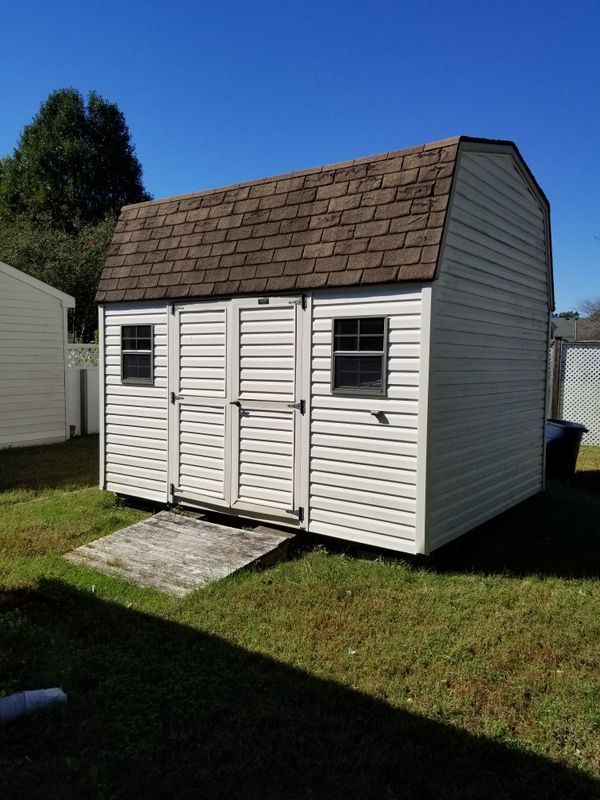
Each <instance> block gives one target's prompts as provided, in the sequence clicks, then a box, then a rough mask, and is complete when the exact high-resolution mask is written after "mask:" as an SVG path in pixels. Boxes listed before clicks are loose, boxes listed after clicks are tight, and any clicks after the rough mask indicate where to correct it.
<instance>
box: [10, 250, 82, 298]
mask: <svg viewBox="0 0 600 800" xmlns="http://www.w3.org/2000/svg"><path fill="white" fill-rule="evenodd" d="M0 272H3V273H4V274H5V275H9V276H10V277H11V278H15V279H16V280H18V281H21V282H22V283H26V284H27V285H28V286H32V287H33V288H34V289H38V290H39V291H40V292H44V293H45V294H48V295H51V296H52V297H55V298H56V299H57V300H60V302H61V303H62V304H63V306H65V308H75V298H74V297H71V295H70V294H66V293H65V292H61V291H60V289H55V288H54V286H50V284H49V283H44V281H40V280H39V279H38V278H34V277H33V275H28V274H27V273H26V272H23V271H22V270H20V269H17V268H16V267H11V265H10V264H5V262H4V261H0Z"/></svg>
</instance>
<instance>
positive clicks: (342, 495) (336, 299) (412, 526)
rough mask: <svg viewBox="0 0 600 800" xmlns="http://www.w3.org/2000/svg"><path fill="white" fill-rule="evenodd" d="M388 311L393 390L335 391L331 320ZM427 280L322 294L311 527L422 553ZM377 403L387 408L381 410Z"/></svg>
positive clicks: (315, 359) (317, 321) (315, 350)
mask: <svg viewBox="0 0 600 800" xmlns="http://www.w3.org/2000/svg"><path fill="white" fill-rule="evenodd" d="M367 316H371V317H372V316H382V317H387V319H388V326H389V327H388V354H387V383H388V390H387V397H365V396H362V397H352V396H344V395H337V394H335V395H334V394H332V391H331V360H332V327H333V320H334V319H339V318H341V317H351V318H357V317H367ZM420 344H421V290H420V288H418V287H416V288H413V287H410V288H405V289H403V288H393V289H390V288H385V287H374V286H372V287H368V289H365V290H360V289H353V290H352V289H350V290H341V291H339V292H335V293H332V292H322V293H315V295H314V297H313V322H312V372H311V380H312V399H311V404H312V408H311V436H310V530H311V531H312V532H314V533H320V534H324V535H328V536H334V537H337V538H341V539H347V540H351V541H357V542H362V543H365V544H376V545H380V546H382V547H389V548H392V549H395V550H401V551H404V552H409V553H410V552H415V551H416V549H417V545H416V495H417V438H418V411H419V409H418V404H419V387H420V373H419V369H420V356H421V351H420ZM373 411H379V412H381V414H380V415H379V416H375V415H374V414H373V413H371V412H373Z"/></svg>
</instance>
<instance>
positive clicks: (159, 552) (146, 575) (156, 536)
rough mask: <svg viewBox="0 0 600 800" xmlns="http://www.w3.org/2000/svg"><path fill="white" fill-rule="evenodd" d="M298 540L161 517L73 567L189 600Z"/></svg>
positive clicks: (73, 556)
mask: <svg viewBox="0 0 600 800" xmlns="http://www.w3.org/2000/svg"><path fill="white" fill-rule="evenodd" d="M293 538H294V537H293V534H290V533H289V532H284V531H279V530H276V529H275V528H266V527H264V526H261V527H260V528H257V529H255V530H253V531H248V530H240V529H238V528H230V527H228V526H226V525H217V524H215V523H213V522H208V521H206V520H204V519H197V518H193V517H188V516H185V515H183V514H175V513H173V512H171V511H161V512H160V513H159V514H156V515H155V516H154V517H150V519H147V520H144V521H143V522H138V523H136V524H135V525H130V526H129V527H127V528H123V530H120V531H116V532H115V533H113V534H111V535H110V536H105V537H103V538H102V539H97V540H96V541H94V542H90V543H89V544H86V545H83V546H82V547H78V548H77V549H76V550H72V551H71V552H70V553H67V554H66V555H65V558H66V559H67V560H68V561H71V562H73V563H76V564H81V565H83V566H86V567H90V568H92V569H96V570H98V571H99V572H103V573H105V574H107V575H118V576H120V577H122V578H124V579H125V580H128V581H130V582H131V583H135V584H137V585H139V586H148V587H151V588H154V589H158V590H159V591H162V592H166V593H168V594H173V595H175V596H177V597H183V596H184V595H186V594H188V593H189V592H191V591H194V590H195V589H199V588H201V587H202V586H206V585H207V584H208V583H211V582H212V581H215V580H220V579H221V578H224V577H226V576H227V575H231V574H232V573H234V572H237V571H238V570H240V569H244V568H245V567H248V566H249V565H250V564H255V563H256V562H257V561H261V562H262V561H263V560H268V561H269V563H273V560H277V558H280V557H281V556H282V555H283V552H284V550H285V549H286V548H287V547H288V546H289V544H290V542H291V541H292V539H293Z"/></svg>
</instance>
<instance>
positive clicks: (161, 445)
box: [104, 304, 168, 502]
mask: <svg viewBox="0 0 600 800" xmlns="http://www.w3.org/2000/svg"><path fill="white" fill-rule="evenodd" d="M122 325H153V326H154V337H153V346H154V383H153V385H151V386H149V385H140V386H136V385H134V384H124V383H122V382H121V326H122ZM104 337H105V338H104V343H105V364H104V380H105V387H104V388H105V409H104V413H105V434H104V440H105V441H104V457H105V484H106V488H107V489H109V490H110V491H114V492H118V493H119V494H126V495H130V496H134V497H140V498H143V499H147V500H153V501H158V502H165V501H166V500H167V499H168V480H167V471H168V458H167V435H168V432H167V427H168V426H167V421H168V395H167V371H168V361H167V359H168V354H167V308H166V305H165V304H162V306H161V307H160V308H159V307H157V306H156V305H153V306H151V307H146V308H144V307H139V308H136V307H133V306H132V307H130V308H123V307H122V308H119V307H118V306H107V307H106V308H105V311H104Z"/></svg>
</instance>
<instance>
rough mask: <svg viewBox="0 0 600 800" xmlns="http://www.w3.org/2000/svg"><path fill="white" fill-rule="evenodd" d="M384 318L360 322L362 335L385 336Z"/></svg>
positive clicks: (368, 318)
mask: <svg viewBox="0 0 600 800" xmlns="http://www.w3.org/2000/svg"><path fill="white" fill-rule="evenodd" d="M384 322H385V320H384V318H383V317H367V318H363V319H361V320H360V333H361V335H362V334H365V333H374V334H379V335H380V336H383V329H384Z"/></svg>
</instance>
